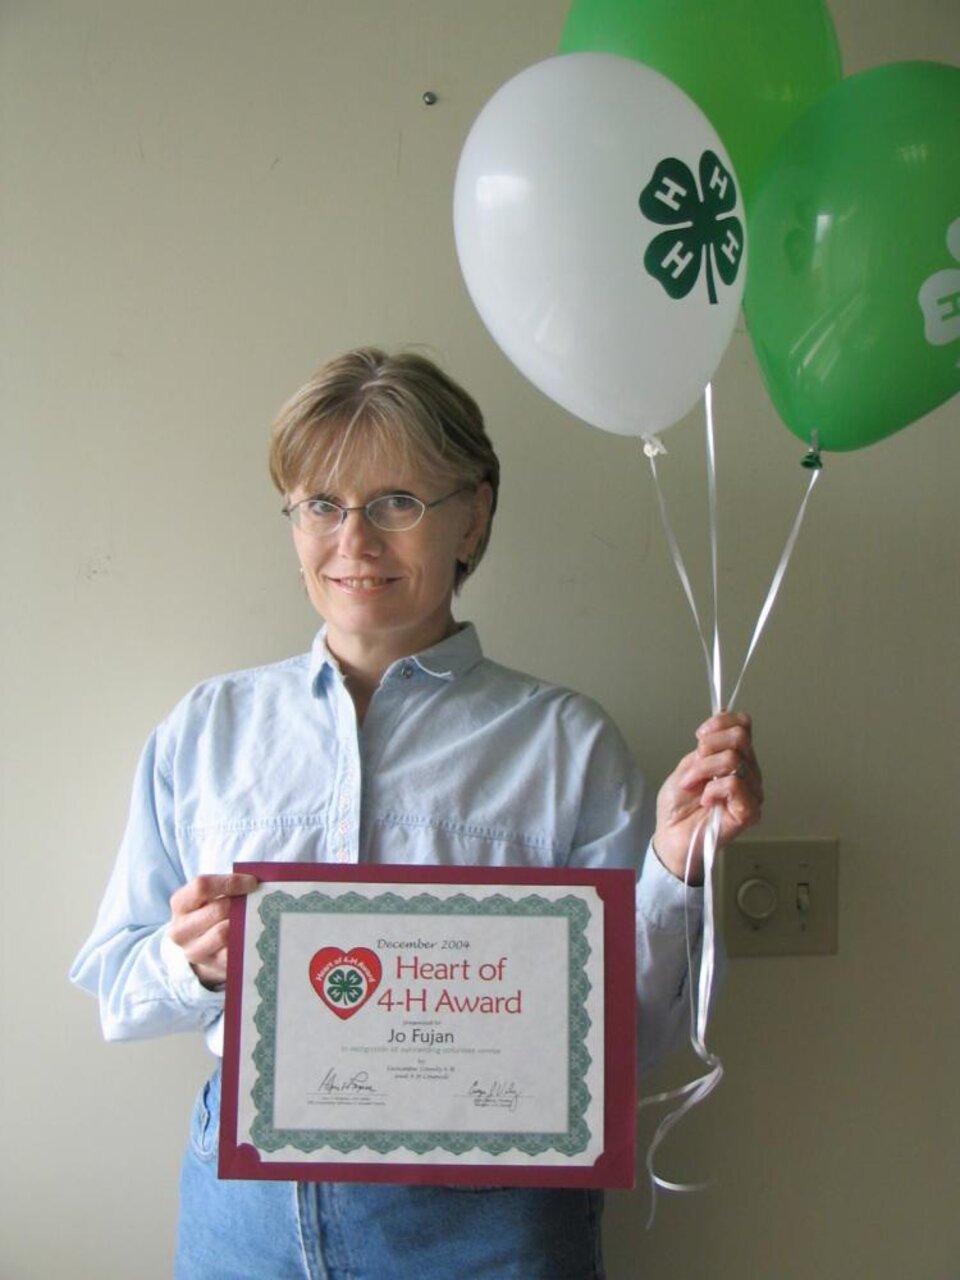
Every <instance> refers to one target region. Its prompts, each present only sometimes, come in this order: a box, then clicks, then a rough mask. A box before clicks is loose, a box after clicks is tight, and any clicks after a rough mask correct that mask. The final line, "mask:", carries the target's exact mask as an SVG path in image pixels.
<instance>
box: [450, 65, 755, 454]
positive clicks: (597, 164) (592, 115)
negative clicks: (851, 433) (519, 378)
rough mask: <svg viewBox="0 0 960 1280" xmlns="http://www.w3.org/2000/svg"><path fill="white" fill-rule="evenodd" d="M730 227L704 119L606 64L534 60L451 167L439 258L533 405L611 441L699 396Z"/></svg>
mask: <svg viewBox="0 0 960 1280" xmlns="http://www.w3.org/2000/svg"><path fill="white" fill-rule="evenodd" d="M664 161H668V165H667V169H666V172H664V170H663V168H662V162H664ZM678 165H679V168H678V167H677V166H678ZM684 165H685V166H686V169H684V168H683V166H684ZM658 166H661V167H660V169H659V170H658ZM655 172H657V174H658V178H657V181H656V182H655V183H654V182H653V179H654V174H655ZM684 174H686V177H684ZM698 178H699V185H698ZM688 179H689V180H688ZM729 183H733V186H728V185H727V184H729ZM645 189H646V191H647V194H646V196H645V202H646V205H645V207H646V208H647V210H648V211H651V212H653V214H654V215H655V216H656V219H657V220H656V221H652V220H651V219H650V218H649V217H648V216H646V214H645V213H644V212H642V211H641V209H640V205H639V200H640V196H641V193H642V192H644V190H645ZM718 210H719V212H718ZM691 212H692V213H693V214H694V217H693V218H691V217H689V216H688V215H689V214H691ZM743 226H744V216H743V209H742V204H741V201H740V196H739V187H738V184H736V178H735V175H734V173H733V166H732V165H731V163H730V160H729V157H728V156H727V154H726V152H725V150H724V148H723V145H722V143H721V142H720V139H719V138H718V136H717V133H716V131H715V130H714V128H713V127H712V125H711V124H710V122H709V121H708V120H707V118H706V116H705V115H704V114H703V113H702V111H700V109H699V108H698V107H697V106H696V105H695V104H694V103H693V102H692V101H691V100H690V99H689V98H688V97H687V96H686V94H684V93H683V92H682V91H681V90H680V89H678V88H677V86H676V85H675V84H673V82H672V81H670V80H668V79H666V77H664V76H662V75H660V74H659V73H658V72H656V71H653V70H651V69H650V68H649V67H646V66H644V65H643V64H642V63H639V62H634V61H632V60H631V59H628V58H620V57H615V56H613V55H611V54H601V53H574V54H567V55H565V56H562V57H558V58H551V59H549V60H548V61H546V62H541V63H537V65H535V66H532V67H528V68H527V69H526V70H525V71H522V72H521V73H520V74H519V75H518V76H515V77H514V79H512V80H510V81H508V83H507V84H505V85H504V86H503V87H502V88H501V89H499V90H498V92H497V93H496V94H494V96H493V98H491V99H490V101H489V102H488V103H487V105H486V106H485V107H484V109H483V111H482V112H481V113H480V115H479V116H478V118H477V120H476V122H475V123H474V125H473V128H472V129H471V131H470V134H469V136H468V138H467V141H466V143H465V145H464V148H463V153H462V155H461V157H460V164H459V167H458V170H457V180H456V188H455V192H454V229H455V232H456V242H457V253H458V255H459V258H460V266H461V270H462V271H463V276H464V280H465V281H466V285H467V288H468V290H469V292H470V295H471V297H472V299H473V301H474V304H475V305H476V308H477V310H478V311H479V313H480V315H481V317H482V319H483V321H484V323H485V324H486V326H487V328H488V329H489V330H490V332H491V334H492V335H493V337H494V339H495V340H496V341H497V343H498V344H499V345H500V347H501V348H502V349H503V351H504V352H505V354H506V355H507V356H508V357H509V358H510V359H511V360H512V361H513V363H514V364H515V365H516V366H517V368H518V369H520V371H521V372H522V373H523V374H525V376H526V377H527V378H529V379H530V381H531V382H533V383H534V385H535V386H537V387H539V388H540V390H541V391H543V392H545V393H546V394H547V395H548V396H550V398H551V399H553V400H555V401H556V402H557V403H558V404H561V405H563V406H564V408H566V409H569V410H570V411H571V412H572V413H574V414H576V415H577V416H578V417H580V418H583V419H584V420H585V421H587V422H589V423H591V424H592V425H593V426H596V427H602V428H603V429H604V430H607V431H613V432H616V433H618V434H620V435H647V434H652V433H653V432H657V431H662V430H663V429H664V428H665V427H668V426H670V425H671V424H672V423H674V422H676V421H677V420H678V419H680V418H682V417H683V416H684V414H685V413H687V412H688V411H689V410H690V409H691V408H692V407H693V405H694V404H695V403H696V401H697V399H698V398H699V396H700V395H701V394H702V392H703V389H704V387H705V386H706V384H707V383H708V382H709V380H710V378H711V376H712V375H713V372H714V370H715V369H716V367H717V365H718V364H719V362H720V358H721V356H722V355H723V352H724V350H725V348H726V346H727V343H728V342H729V340H730V336H731V334H732V332H733V326H734V323H735V322H736V318H737V312H738V309H739V306H740V299H741V295H742V293H743V284H744V278H745V275H746V243H745V235H744V230H743ZM658 237H659V239H658ZM654 242H656V243H654ZM645 256H646V257H647V259H648V261H649V262H650V263H651V269H652V270H653V271H654V272H655V274H651V269H648V267H647V265H645ZM724 279H729V281H730V282H729V283H724V282H723V281H724ZM662 281H664V282H666V284H668V285H669V287H670V288H671V290H672V291H673V292H675V293H676V292H678V291H680V290H681V289H685V290H686V292H685V295H684V296H677V297H671V296H670V294H669V293H668V292H667V287H665V283H663V282H662ZM711 292H712V293H713V294H714V295H715V297H716V301H715V302H712V301H711V300H710V296H709V294H710V293H711Z"/></svg>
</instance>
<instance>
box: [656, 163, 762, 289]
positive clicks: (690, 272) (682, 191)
mask: <svg viewBox="0 0 960 1280" xmlns="http://www.w3.org/2000/svg"><path fill="white" fill-rule="evenodd" d="M736 204H737V187H736V183H735V182H734V179H733V174H731V172H730V170H729V169H727V168H726V167H725V166H724V165H723V164H722V163H721V161H720V159H719V157H718V156H717V155H716V154H715V153H714V152H713V151H704V153H703V155H702V156H701V157H700V186H699V188H698V187H697V181H696V179H695V178H694V176H693V174H692V173H691V172H690V169H689V167H688V166H687V165H686V164H684V162H683V161H682V160H678V159H676V158H675V157H673V156H670V157H668V158H667V159H665V160H661V161H660V163H659V164H658V165H657V167H656V169H655V170H654V172H653V177H652V178H651V179H650V181H649V182H648V183H647V185H646V186H645V187H644V189H643V191H642V192H641V193H640V211H641V213H642V214H643V215H644V217H645V218H648V219H649V220H650V222H655V223H657V224H658V225H659V226H667V227H669V228H670V230H669V231H661V232H660V234H659V235H656V236H654V237H653V239H652V240H651V241H650V243H649V245H647V251H646V253H645V254H644V255H643V264H644V266H645V267H646V269H647V271H648V272H649V273H650V275H652V276H653V277H654V278H655V279H657V280H659V281H660V283H661V284H662V285H663V287H664V289H665V290H666V291H667V293H668V294H669V295H670V297H671V298H685V297H686V296H687V294H688V293H690V291H691V290H692V289H693V287H694V285H695V284H696V283H697V280H698V279H699V277H700V271H701V269H703V270H704V271H705V274H706V284H707V297H708V298H709V300H710V302H711V303H715V302H716V301H717V286H716V281H715V279H714V273H715V272H716V274H717V275H718V276H719V277H720V279H721V280H722V281H723V283H724V284H726V285H730V284H733V282H734V280H736V278H737V272H738V271H739V269H740V261H741V259H742V257H743V246H744V236H743V225H742V224H741V222H740V219H739V218H737V217H735V216H734V213H733V210H734V209H735V208H736Z"/></svg>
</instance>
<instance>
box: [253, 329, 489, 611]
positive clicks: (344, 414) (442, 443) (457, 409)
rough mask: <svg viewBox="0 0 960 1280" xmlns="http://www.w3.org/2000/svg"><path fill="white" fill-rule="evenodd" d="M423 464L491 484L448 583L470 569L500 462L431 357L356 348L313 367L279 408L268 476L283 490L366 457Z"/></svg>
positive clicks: (454, 479)
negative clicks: (468, 546) (472, 544)
mask: <svg viewBox="0 0 960 1280" xmlns="http://www.w3.org/2000/svg"><path fill="white" fill-rule="evenodd" d="M384 457H388V458H390V459H392V460H394V461H396V462H399V463H400V464H401V465H404V466H408V465H409V466H413V467H419V468H422V469H423V470H424V471H426V473H427V475H428V476H429V477H430V478H431V479H435V480H437V481H449V482H451V483H455V484H459V485H462V486H463V487H464V488H468V489H472V490H476V489H477V488H478V487H479V485H481V484H483V483H486V484H489V485H490V488H491V490H492V494H493V499H492V502H491V506H490V516H489V519H488V520H487V525H486V528H485V530H484V532H483V535H482V537H481V539H480V541H479V543H478V544H477V547H476V550H475V551H474V553H473V555H472V556H471V557H470V561H469V563H468V564H464V563H462V562H460V563H458V564H457V572H456V588H457V589H459V588H460V586H461V584H462V583H463V582H464V581H465V580H466V578H467V577H469V575H470V574H471V573H472V572H473V571H474V569H476V567H477V565H478V564H479V563H480V560H481V558H482V557H483V553H484V552H485V551H486V548H487V544H488V542H489V540H490V526H491V523H492V520H493V513H494V511H495V510H496V507H497V491H498V488H499V484H500V463H499V460H498V459H497V455H496V453H495V452H494V449H493V445H492V444H491V443H490V439H489V437H488V436H487V432H486V428H485V426H484V422H483V415H482V414H481V412H480V409H479V407H478V405H477V403H476V401H475V400H474V399H473V398H472V396H470V395H468V393H467V392H466V391H464V389H463V388H462V387H461V386H459V385H458V384H457V383H456V382H454V381H453V379H452V378H450V377H448V376H447V374H445V373H444V372H443V370H442V369H440V368H438V366H437V365H435V364H434V363H433V361H431V360H428V359H427V358H426V357H425V356H421V355H418V354H416V353H415V352H412V351H400V352H397V353H396V354H395V355H388V354H387V353H386V352H384V351H381V350H380V349H379V348H378V347H361V348H358V349H357V350H355V351H348V352H346V353H345V354H344V355H341V356H335V357H334V358H333V359H332V360H328V361H326V362H325V363H324V364H322V365H321V366H320V368H319V369H317V371H316V372H315V373H314V374H313V376H312V377H311V378H310V379H309V381H307V382H306V383H304V385H303V386H302V387H301V388H300V389H299V391H297V392H295V393H294V394H293V395H292V396H291V397H290V399H289V400H288V401H287V402H286V404H285V405H284V406H283V407H282V408H281V410H280V412H279V413H278V414H277V417H276V420H275V421H274V423H273V427H272V430H271V438H270V476H271V478H272V480H273V483H274V484H275V485H276V486H277V488H278V489H279V490H280V492H281V493H282V494H284V495H285V496H288V495H289V494H291V493H292V492H293V491H294V490H295V489H297V488H300V487H304V488H310V487H312V486H318V487H319V488H320V489H327V488H331V487H333V486H334V485H335V484H336V482H337V480H338V479H342V477H343V476H344V475H346V474H349V472H350V471H351V470H352V469H353V468H355V467H357V466H358V465H360V464H361V463H367V462H369V461H371V460H373V459H377V458H384Z"/></svg>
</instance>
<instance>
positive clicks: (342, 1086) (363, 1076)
mask: <svg viewBox="0 0 960 1280" xmlns="http://www.w3.org/2000/svg"><path fill="white" fill-rule="evenodd" d="M369 1081H370V1073H369V1072H368V1071H354V1073H353V1074H352V1075H349V1076H344V1077H343V1079H341V1078H340V1077H339V1076H338V1075H337V1073H336V1071H335V1070H334V1069H333V1067H331V1068H330V1070H329V1071H328V1072H327V1073H326V1075H325V1076H324V1077H323V1079H322V1080H321V1081H320V1083H319V1084H318V1085H317V1093H326V1094H363V1093H367V1094H374V1093H376V1089H375V1088H374V1087H373V1085H372V1084H370V1083H369Z"/></svg>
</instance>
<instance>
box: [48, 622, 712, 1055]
mask: <svg viewBox="0 0 960 1280" xmlns="http://www.w3.org/2000/svg"><path fill="white" fill-rule="evenodd" d="M644 795H645V793H644V784H643V779H642V777H641V775H640V774H639V772H638V771H637V769H636V767H635V765H634V764H633V762H632V760H631V759H630V755H629V752H628V751H627V748H626V745H625V744H624V742H623V739H622V738H621V736H620V734H619V732H618V731H617V729H616V727H615V726H614V725H613V724H612V722H611V721H610V720H609V719H608V718H607V716H606V715H605V714H604V713H603V711H602V710H601V709H600V708H599V707H598V706H597V705H596V704H595V703H593V702H591V701H590V700H589V699H587V698H584V697H582V696H581V695H580V694H576V693H571V692H570V691H568V690H566V689H561V688H558V687H556V686H554V685H549V684H545V683H544V682H543V681H540V680H536V679H534V678H533V677H531V676H527V675H522V674H521V673H519V672H516V671H510V670H508V669H507V668H506V667H502V666H499V665H498V664H496V663H494V662H491V661H489V660H488V659H487V658H485V657H484V656H483V653H482V652H481V649H480V643H479V640H478V638H477V634H476V631H475V630H474V628H473V627H472V626H471V625H469V624H468V625H466V626H464V627H462V628H461V629H460V630H459V631H458V632H457V633H456V634H455V635H453V636H451V637H450V638H449V639H447V640H444V641H442V642H441V643H440V644H438V645H436V646H434V647H433V648H431V649H429V650H427V651H425V652H424V653H421V654H419V655H417V656H416V657H411V658H406V659H403V660H401V661H398V662H395V663H394V664H393V665H392V666H391V667H389V668H388V670H387V671H386V672H385V674H384V676H383V679H382V681H381V683H380V686H379V688H378V689H377V691H376V693H375V695H374V697H373V699H372V701H371V703H370V706H369V709H368V710H367V713H366V716H365V717H364V721H363V724H362V725H360V726H358V724H357V718H356V713H355V710H354V705H353V701H352V699H351V697H350V695H349V693H348V692H347V690H346V688H345V685H344V681H343V677H342V675H341V673H340V671H339V669H338V667H337V665H336V663H335V662H334V660H333V659H332V658H331V657H330V655H329V653H328V651H327V648H326V645H325V643H324V633H323V631H321V632H320V633H319V635H318V636H317V638H316V640H315V642H314V645H313V648H312V651H311V652H310V653H309V654H304V655H301V656H300V657H296V658H291V659H288V660H287V661H285V662H279V663H275V664H273V665H271V666H266V667H259V668H256V669H254V670H250V671H241V672H237V673H235V674H233V675H227V676H222V677H220V678H218V679H215V680H210V681H207V682H205V683H203V684H201V685H199V686H198V687H197V688H196V689H194V690H193V691H192V692H191V693H189V694H188V695H187V696H186V698H184V699H183V701H182V702H180V704H179V705H178V706H177V707H176V708H175V709H174V711H173V712H172V714H171V715H170V716H169V717H168V718H167V719H166V720H165V721H164V722H163V723H162V724H161V725H160V726H159V728H157V729H156V730H155V732H154V733H153V734H152V735H151V737H150V740H149V741H148V743H147V745H146V748H145V749H144V752H143V756H142V758H141V760H140V765H139V768H138V771H137V776H136V780H135V784H134V792H133V799H132V803H131V808H130V817H129V820H128V824H127V828H126V832H125V834H124V837H123V842H122V844H121V847H120V851H119V855H118V857H117V862H116V866H115V868H114V871H113V875H112V877H111V880H110V883H109V886H108V888H107V892H106V895H105V897H104V900H103V903H102V904H101V907H100V912H99V915H98V917H97V922H96V925H95V928H94V931H93V933H92V935H91V936H90V938H89V940H88V941H87V943H86V944H85V946H84V947H83V949H82V950H81V952H80V954H79V956H78V957H77V959H76V961H75V962H74V965H73V968H72V970H71V974H70V976H71V979H72V980H73V981H74V982H76V983H77V984H78V985H79V986H81V987H83V988H84V989H85V990H87V991H89V992H91V993H93V994H95V995H97V996H98V997H99V1000H100V1012H101V1019H102V1024H103V1032H104V1035H105V1036H106V1037H107V1039H109V1040H125V1039H138V1038H142V1037H146V1036H153V1035H162V1034H164V1033H166V1032H171V1031H184V1030H190V1029H203V1030H204V1031H205V1032H206V1035H207V1041H208V1043H209V1045H210V1047H211V1049H213V1051H214V1052H217V1053H219V1052H220V1051H221V1044H222V1013H223V994H222V992H214V991H208V990H207V989H206V988H204V987H203V986H202V985H201V984H200V982H199V981H198V980H197V978H196V976H195V975H194V973H193V971H192V969H191V968H190V965H189V964H188V962H187V960H186V957H185V956H184V954H183V952H182V951H181V949H180V948H179V947H178V946H177V945H176V944H175V943H173V942H172V941H171V940H170V939H169V937H168V935H167V926H168V924H169V920H170V905H169V904H170V897H171V895H172V894H173V893H174V891H175V890H176V889H178V888H179V887H180V886H181V885H183V884H185V883H187V881H189V880H192V879H193V877H194V876H197V875H200V874H201V873H211V872H213V873H224V872H227V871H229V870H230V869H231V868H232V865H233V863H235V862H252V861H266V862H341V863H356V862H360V863H375V864H376V863H414V864H418V863H422V864H434V863H439V864H447V865H450V864H452V865H458V866H478V867H498V866H527V867H633V868H634V869H635V870H636V872H637V876H638V880H637V961H638V964H637V988H638V998H639V1043H640V1055H641V1067H643V1068H645V1067H648V1066H650V1065H651V1064H652V1063H653V1062H654V1061H656V1060H657V1059H658V1058H659V1057H661V1056H662V1055H663V1054H664V1053H665V1052H666V1051H667V1050H668V1049H669V1048H671V1047H673V1046H674V1045H675V1044H677V1043H678V1042H679V1041H680V1040H681V1039H682V1037H683V1034H684V1031H685V1029H686V1024H687V1018H688V1005H687V1000H688V995H687V983H688V974H687V957H686V940H685V932H684V895H685V893H689V894H690V896H691V898H692V900H693V918H694V926H695V929H696V931H697V933H699V924H700V909H701V902H700V898H701V895H700V893H699V892H698V891H696V890H685V889H684V886H683V885H682V884H681V883H680V882H679V881H678V880H677V879H676V878H675V877H674V876H672V875H671V874H670V873H669V872H668V871H667V870H666V869H665V868H664V867H663V866H662V865H661V864H660V862H659V860H658V859H657V857H656V854H655V853H654V852H653V851H652V849H651V850H649V851H647V846H648V840H649V835H650V830H651V825H652V824H651V822H650V812H651V809H652V806H650V805H647V804H645V803H644ZM645 854H646V856H645Z"/></svg>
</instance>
